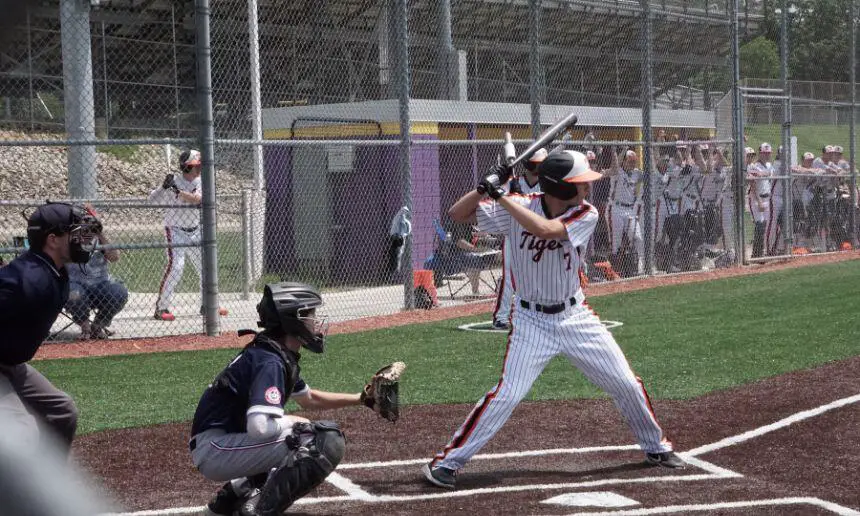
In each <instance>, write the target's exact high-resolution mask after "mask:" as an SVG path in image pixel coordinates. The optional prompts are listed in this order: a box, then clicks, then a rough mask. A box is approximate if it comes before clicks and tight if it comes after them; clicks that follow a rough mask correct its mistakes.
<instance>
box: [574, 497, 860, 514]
mask: <svg viewBox="0 0 860 516" xmlns="http://www.w3.org/2000/svg"><path fill="white" fill-rule="evenodd" d="M773 505H814V506H816V507H821V508H822V509H826V510H828V511H830V512H834V513H836V514H839V515H843V516H858V515H860V512H857V511H855V510H854V509H851V508H848V507H843V506H841V505H838V504H835V503H833V502H828V501H825V500H821V499H819V498H774V499H771V500H748V501H742V502H723V503H712V504H701V505H667V506H665V507H651V508H648V509H627V510H621V511H608V512H577V513H573V514H570V515H569V516H585V515H588V516H647V515H650V514H674V513H687V512H702V511H716V510H719V509H742V508H745V507H767V506H773Z"/></svg>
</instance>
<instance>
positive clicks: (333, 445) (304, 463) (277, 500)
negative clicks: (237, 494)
mask: <svg viewBox="0 0 860 516" xmlns="http://www.w3.org/2000/svg"><path fill="white" fill-rule="evenodd" d="M309 428H310V431H312V432H313V434H314V435H313V437H312V439H311V440H310V441H309V442H308V443H307V444H306V445H305V446H297V447H295V448H294V449H293V448H291V449H290V450H289V452H288V453H287V456H286V457H284V460H283V461H282V462H281V465H280V466H278V467H277V468H275V469H274V470H273V471H272V472H271V473H270V474H269V478H268V479H267V480H266V484H265V485H264V486H263V489H262V492H261V493H260V500H259V502H258V503H257V508H256V512H257V514H258V515H260V516H269V515H281V514H283V512H284V511H285V510H287V508H289V507H290V506H291V505H292V504H293V503H295V501H296V500H298V499H299V498H301V497H303V496H305V495H306V494H308V493H309V492H311V490H312V489H313V488H315V487H316V486H318V485H320V484H321V483H322V481H323V480H325V478H326V477H327V476H329V475H330V474H331V472H332V471H334V469H335V468H336V467H337V465H338V464H340V461H341V459H342V458H343V453H344V451H345V449H346V439H345V438H344V435H343V432H341V430H340V428H339V427H338V426H337V423H335V422H333V421H316V422H314V423H312V425H309Z"/></svg>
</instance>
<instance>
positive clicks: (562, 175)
mask: <svg viewBox="0 0 860 516" xmlns="http://www.w3.org/2000/svg"><path fill="white" fill-rule="evenodd" d="M539 172H540V174H541V175H545V176H548V177H552V178H555V179H556V180H559V179H560V180H562V181H564V182H565V183H589V182H591V181H597V180H598V179H600V178H601V177H603V174H601V173H600V172H595V171H594V170H591V167H589V166H588V159H587V158H586V157H585V154H583V153H581V152H577V151H569V150H566V151H561V152H556V153H553V154H551V155H549V156H547V158H546V159H545V160H544V161H543V163H541V164H540V169H539Z"/></svg>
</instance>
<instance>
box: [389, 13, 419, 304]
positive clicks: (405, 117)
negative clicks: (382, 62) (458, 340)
mask: <svg viewBox="0 0 860 516" xmlns="http://www.w3.org/2000/svg"><path fill="white" fill-rule="evenodd" d="M394 1H396V2H397V10H396V16H395V17H396V19H397V22H396V25H397V33H398V36H399V37H398V38H397V90H398V105H399V108H400V175H401V178H402V181H403V200H404V202H403V204H404V205H405V206H406V207H407V208H409V212H410V213H412V217H413V219H412V220H413V221H416V219H417V217H416V214H415V213H414V211H413V210H412V165H411V160H412V152H411V146H412V128H411V126H410V120H409V21H408V20H409V1H408V0H394ZM414 234H415V233H414V232H413V235H414ZM413 240H414V237H413V236H412V235H410V237H409V238H407V239H406V241H405V242H404V243H403V264H404V267H403V276H404V277H403V307H404V308H405V309H407V310H410V309H412V308H414V306H415V297H414V292H413V290H414V283H413V282H414V280H413V278H412V241H413Z"/></svg>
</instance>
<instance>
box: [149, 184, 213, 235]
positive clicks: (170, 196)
mask: <svg viewBox="0 0 860 516" xmlns="http://www.w3.org/2000/svg"><path fill="white" fill-rule="evenodd" d="M173 180H174V181H175V182H176V187H177V188H179V190H180V191H182V192H188V193H196V194H202V193H203V187H202V183H201V181H200V176H197V177H195V178H194V179H192V180H191V181H188V180H187V179H185V178H184V177H183V175H182V174H174V176H173ZM149 201H150V202H154V203H158V204H172V205H175V206H189V204H188V203H187V202H185V201H183V200H181V199H179V197H177V196H176V195H174V193H173V192H172V191H170V190H167V189H164V188H161V187H159V188H156V189H155V190H153V191H152V193H150V194H149ZM199 225H200V210H196V209H193V208H167V209H165V210H164V226H165V227H179V228H193V227H196V226H199Z"/></svg>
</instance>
